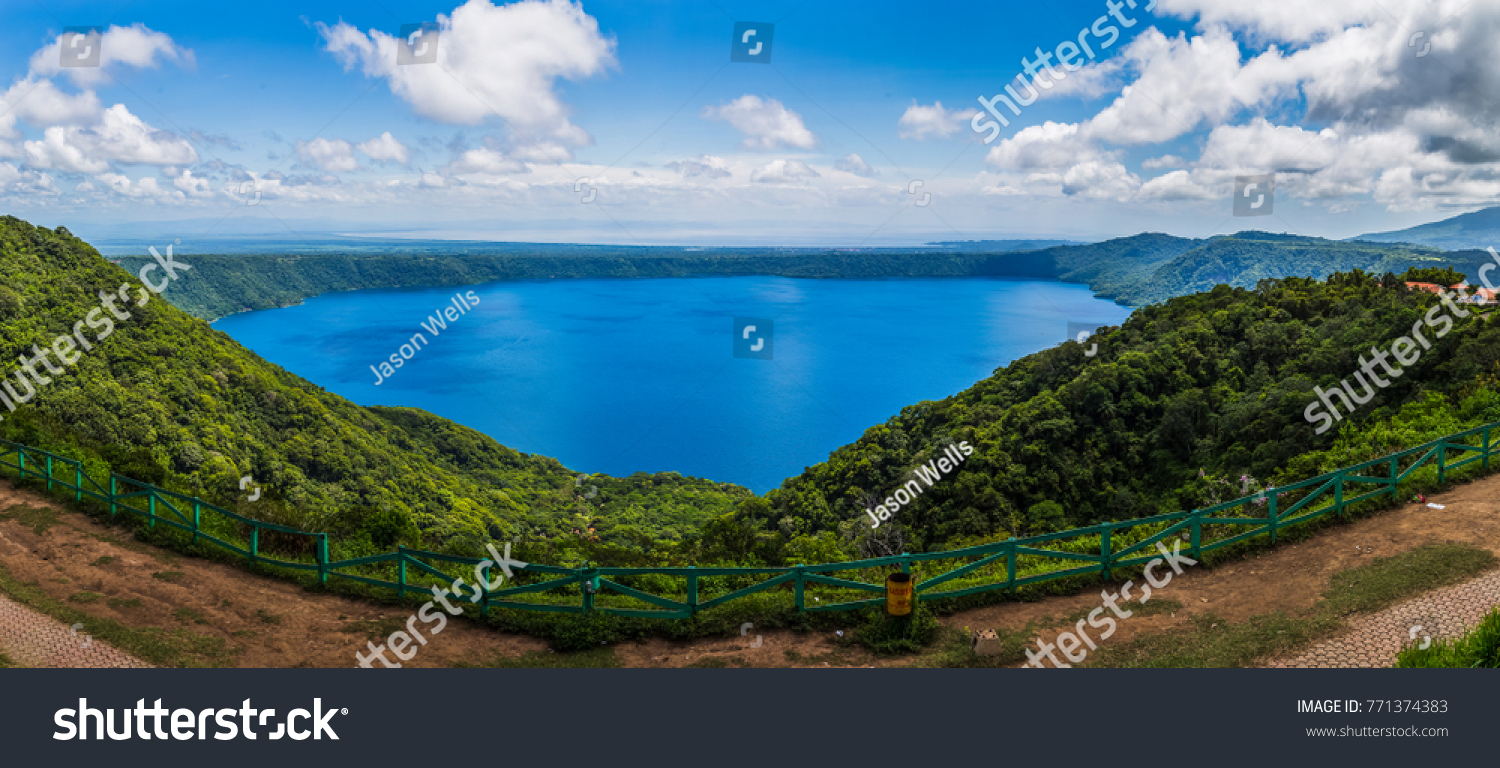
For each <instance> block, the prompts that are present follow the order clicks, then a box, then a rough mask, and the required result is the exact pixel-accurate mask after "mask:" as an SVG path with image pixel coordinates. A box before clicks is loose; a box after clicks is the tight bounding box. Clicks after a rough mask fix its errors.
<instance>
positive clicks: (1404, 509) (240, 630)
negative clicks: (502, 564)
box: [0, 477, 1500, 668]
mask: <svg viewBox="0 0 1500 768" xmlns="http://www.w3.org/2000/svg"><path fill="white" fill-rule="evenodd" d="M1497 492H1500V477H1491V478H1488V479H1484V480H1479V481H1476V482H1474V483H1470V484H1467V485H1461V486H1457V487H1456V488H1454V489H1453V490H1451V491H1449V492H1447V493H1443V494H1439V495H1438V496H1436V497H1432V498H1429V501H1433V502H1436V503H1438V504H1443V505H1445V507H1446V508H1445V509H1442V510H1435V509H1430V508H1428V507H1426V506H1425V505H1419V504H1406V505H1403V506H1401V507H1400V508H1397V509H1392V510H1389V511H1386V512H1383V513H1381V514H1379V515H1376V516H1374V517H1371V518H1367V519H1364V520H1361V521H1359V522H1356V523H1353V524H1348V525H1341V526H1335V527H1332V528H1330V529H1328V530H1325V531H1323V532H1321V533H1319V534H1318V535H1317V536H1315V537H1313V538H1312V539H1309V540H1307V541H1304V542H1301V543H1297V544H1290V545H1285V546H1282V547H1279V548H1278V549H1276V550H1273V551H1268V552H1265V553H1262V554H1260V555H1259V556H1255V557H1250V558H1247V559H1244V560H1239V561H1234V562H1230V563H1226V564H1224V565H1220V566H1217V567H1214V568H1206V567H1197V568H1188V569H1187V571H1186V573H1184V574H1183V575H1181V576H1178V577H1176V578H1174V579H1173V581H1172V583H1171V584H1170V585H1169V586H1168V587H1166V588H1164V589H1162V590H1159V591H1158V592H1156V593H1155V594H1154V595H1153V599H1154V598H1157V597H1160V598H1164V599H1169V600H1175V601H1178V602H1180V603H1182V606H1183V607H1182V609H1181V610H1180V611H1178V612H1177V613H1176V614H1175V615H1171V614H1157V615H1152V616H1137V617H1133V618H1131V619H1128V620H1123V621H1121V622H1119V630H1118V631H1117V632H1116V633H1115V635H1114V636H1113V637H1112V638H1110V640H1108V641H1106V642H1107V643H1115V642H1119V641H1122V640H1127V639H1129V638H1131V637H1134V636H1135V635H1136V634H1139V633H1142V632H1162V631H1169V630H1171V629H1172V628H1173V627H1179V626H1185V625H1187V624H1188V623H1189V619H1190V617H1192V616H1194V615H1197V614H1200V613H1204V612H1208V611H1212V612H1213V613H1214V614H1215V615H1217V616H1219V617H1221V618H1223V619H1226V620H1228V621H1231V622H1233V621H1241V620H1244V619H1246V618H1249V617H1251V616H1255V615H1259V614H1265V613H1271V612H1274V611H1277V610H1284V611H1287V612H1290V613H1298V612H1302V611H1306V610H1309V609H1311V608H1312V607H1313V605H1314V603H1315V602H1316V601H1317V599H1318V597H1319V595H1320V594H1321V593H1322V592H1323V590H1324V589H1326V588H1327V586H1328V583H1329V578H1330V577H1331V576H1332V575H1333V574H1334V573H1337V572H1339V571H1342V570H1346V569H1348V568H1352V567H1355V566H1358V565H1360V564H1362V563H1363V562H1366V561H1368V560H1369V559H1370V558H1372V557H1377V556H1387V555H1393V554H1397V553H1398V552H1402V551H1406V550H1409V549H1412V548H1415V547H1418V546H1421V545H1424V544H1428V543H1436V542H1446V541H1456V542H1466V543H1469V544H1473V545H1475V546H1479V547H1483V548H1486V549H1489V550H1491V551H1493V552H1495V553H1496V554H1497V555H1500V505H1497V504H1496V503H1495V502H1494V497H1495V496H1496V494H1497ZM13 504H27V505H29V506H32V507H51V508H52V509H55V510H57V511H58V512H59V521H60V522H59V524H58V525H56V526H53V527H52V528H50V529H49V530H47V531H46V532H45V533H44V534H43V535H37V534H36V533H35V532H34V531H33V529H32V527H31V526H27V525H23V524H21V523H20V522H19V521H16V520H8V521H4V522H0V563H3V564H4V566H5V567H6V569H8V570H9V571H10V573H11V575H12V576H14V577H15V578H17V579H19V580H21V581H25V582H36V583H37V584H38V585H39V586H40V588H41V589H42V590H43V591H45V592H46V593H47V594H49V595H51V596H52V597H55V598H57V599H59V600H67V599H68V597H69V596H71V595H74V594H76V593H78V592H81V591H89V592H95V593H98V594H100V595H103V596H105V597H106V598H115V599H116V603H117V604H119V607H112V606H111V605H110V604H109V601H108V600H102V599H101V600H99V601H98V602H94V603H90V604H87V605H78V606H75V607H77V608H79V609H80V610H83V611H85V612H87V613H89V614H91V615H94V616H100V617H107V618H112V619H115V620H116V621H119V622H120V623H122V624H125V625H127V626H130V627H135V628H145V627H162V628H167V629H174V628H177V627H188V628H190V629H191V630H192V631H194V632H198V633H200V634H203V635H206V636H210V637H218V638H222V639H223V640H224V641H225V643H226V644H227V645H228V646H230V647H232V648H238V649H242V650H241V651H240V652H239V653H238V655H236V656H235V661H234V662H233V663H234V664H235V665H236V666H240V667H295V666H312V667H351V666H355V664H356V662H355V658H354V657H355V653H356V652H358V651H362V650H363V649H364V648H365V643H366V641H367V637H366V635H365V634H364V633H362V632H350V631H347V629H348V628H350V627H351V625H352V624H354V623H355V622H360V621H366V620H380V619H398V620H400V621H405V620H406V618H407V617H408V616H409V615H410V610H409V609H397V608H392V607H386V606H379V605H375V604H373V603H366V602H363V601H359V600H354V599H350V598H344V597H338V596H332V595H320V594H313V593H310V592H307V591H304V590H303V589H301V588H300V587H298V586H296V585H293V584H291V583H288V582H282V581H279V580H276V579H272V578H269V577H263V576H257V575H255V574H251V573H248V572H246V571H244V570H240V569H238V568H234V567H232V566H229V565H226V564H222V563H214V562H209V561H206V560H198V559H195V558H190V557H184V556H181V555H177V554H175V553H172V552H169V551H166V550H161V549H158V548H154V547H150V546H148V545H144V544H141V543H139V542H136V541H134V540H133V539H131V538H129V534H128V533H127V532H125V531H124V530H122V529H120V528H111V527H109V526H106V525H102V524H100V523H97V522H95V521H94V520H93V519H91V518H89V517H88V516H86V515H83V514H81V513H78V512H71V511H66V508H65V507H64V506H63V505H61V504H55V503H49V502H48V501H47V500H46V499H44V498H43V497H41V496H40V495H38V494H35V493H32V492H30V491H26V490H18V489H16V488H14V487H12V486H10V485H9V483H7V482H4V481H0V510H3V509H5V508H7V507H9V506H11V505H13ZM101 558H113V560H109V561H101ZM96 563H99V564H96ZM174 572H175V573H180V574H182V575H181V576H180V577H176V579H175V580H174V581H165V580H162V579H161V578H158V577H156V576H154V575H153V574H158V573H174ZM130 600H138V601H139V603H140V604H139V605H138V606H131V604H129V603H123V604H121V602H122V601H130ZM1099 604H1100V600H1099V595H1098V594H1097V593H1096V592H1088V593H1084V594H1081V595H1074V596H1067V597H1055V598H1048V599H1045V600H1042V601H1039V602H1034V603H1004V604H1000V605H995V606H990V607H986V608H981V609H976V610H971V611H966V612H963V613H960V614H955V615H953V616H948V617H944V618H943V619H942V621H943V623H944V624H947V625H949V626H958V627H970V628H973V629H988V628H999V627H1005V628H1011V629H1020V628H1022V627H1024V626H1026V624H1027V623H1028V622H1031V621H1040V620H1044V619H1047V618H1050V617H1062V616H1066V615H1068V614H1072V613H1076V612H1078V611H1080V610H1088V609H1091V608H1093V607H1096V606H1098V605H1099ZM182 609H187V610H188V611H191V612H192V614H191V615H192V616H193V618H192V619H184V618H181V617H180V616H181V615H182V614H181V613H180V612H181V611H182ZM849 629H851V630H852V627H850V628H849ZM1059 629H1065V628H1059ZM1056 631H1057V630H1048V631H1044V632H1042V636H1043V637H1044V638H1047V639H1051V636H1052V635H1055V634H1056ZM845 632H846V635H847V634H848V633H849V630H845ZM757 636H759V637H760V638H761V646H760V647H759V648H752V647H750V646H751V645H752V644H753V643H754V641H755V639H756V637H757ZM429 639H430V640H431V642H430V644H429V645H427V646H426V647H423V648H422V649H421V650H420V651H419V652H418V653H417V655H416V657H415V658H413V659H412V660H410V661H409V662H406V663H405V664H406V666H412V667H448V666H452V665H453V664H455V663H463V662H466V663H482V662H484V661H487V660H490V659H492V658H494V657H495V655H496V654H497V653H498V654H503V655H505V656H519V655H521V654H522V653H525V652H527V651H546V650H547V644H546V643H545V642H544V641H542V640H538V639H535V638H531V637H527V636H521V635H510V634H505V633H501V632H495V631H492V630H489V629H484V628H480V627H477V626H474V625H472V624H469V623H466V622H461V621H450V622H449V623H448V625H447V627H446V628H445V629H444V630H443V632H442V633H441V634H440V635H438V636H435V637H431V638H429ZM3 650H4V649H3V648H0V651H3ZM615 652H616V656H617V658H618V659H619V661H620V663H621V664H622V665H624V666H626V667H685V666H692V665H702V664H704V663H705V660H707V662H708V663H709V664H712V665H720V664H725V663H727V665H728V666H754V667H788V666H795V667H815V668H824V667H866V666H874V667H883V666H905V665H906V664H908V663H909V660H907V659H891V658H883V657H878V656H874V655H872V654H869V653H866V652H864V651H863V650H861V649H859V648H857V647H856V648H850V647H847V646H846V645H845V644H844V643H843V642H841V640H840V638H838V637H837V636H836V635H835V634H834V633H833V632H819V633H812V634H799V633H796V632H792V631H786V630H777V631H761V630H751V631H749V632H748V634H747V635H746V636H744V637H733V638H704V639H699V640H693V641H687V642H673V641H667V640H649V641H643V642H632V643H622V644H619V645H617V646H615ZM377 666H378V665H377Z"/></svg>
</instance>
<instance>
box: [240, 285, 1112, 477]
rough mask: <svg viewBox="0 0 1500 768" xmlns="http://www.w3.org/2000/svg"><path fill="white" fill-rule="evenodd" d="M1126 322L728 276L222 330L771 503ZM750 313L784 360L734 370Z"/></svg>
mask: <svg viewBox="0 0 1500 768" xmlns="http://www.w3.org/2000/svg"><path fill="white" fill-rule="evenodd" d="M469 291H473V292H474V295H475V296H477V297H478V298H479V304H478V306H475V307H473V308H472V309H471V310H470V311H469V312H468V313H467V314H465V315H463V316H462V317H460V318H459V319H458V320H457V321H455V322H449V323H448V328H447V330H443V329H442V328H440V327H439V328H436V329H435V330H436V331H437V333H436V334H433V333H429V332H428V331H426V330H424V328H423V327H422V326H421V325H420V324H421V323H423V322H428V319H429V317H432V316H435V315H436V314H437V313H438V312H439V311H440V310H442V309H443V308H445V307H448V306H452V305H450V304H449V298H450V297H452V296H454V295H455V294H460V293H467V292H469ZM1129 312H1130V310H1129V309H1128V308H1126V307H1121V306H1117V305H1115V304H1113V303H1111V302H1108V301H1104V300H1100V299H1096V298H1094V297H1093V296H1092V295H1091V293H1090V292H1089V290H1088V288H1087V287H1086V286H1082V285H1068V284H1063V283H1055V282H1047V281H1038V280H1016V279H1002V278H996V279H990V278H965V279H922V278H903V279H883V280H798V279H790V278H778V277H731V278H717V277H716V278H665V279H642V280H538V281H505V282H496V283H487V284H484V285H479V286H463V287H458V288H432V289H426V288H424V289H412V290H379V291H373V290H372V291H354V292H347V293H332V294H327V295H324V296H319V297H317V298H313V299H310V300H308V301H307V302H306V303H304V304H302V305H300V306H295V307H288V308H286V309H277V310H268V311H262V312H251V313H245V314H239V315H233V316H230V317H226V318H223V319H221V320H219V321H218V322H216V323H215V324H214V327H215V328H217V329H219V330H222V331H224V332H225V333H228V334H229V335H230V336H232V337H234V339H235V340H237V341H239V342H240V343H241V344H244V345H245V346H246V347H249V348H250V349H252V350H254V351H255V352H256V353H257V354H259V355H260V356H261V357H264V358H265V359H267V360H269V361H271V362H273V363H275V364H277V365H280V366H282V367H283V368H286V369H287V370H289V371H292V372H293V373H296V374H297V375H299V376H302V377H304V378H306V379H308V380H310V381H312V382H314V383H316V384H318V385H319V386H322V387H324V388H325V389H328V390H331V391H333V392H336V393H338V394H340V395H343V396H344V397H346V398H349V399H350V400H353V401H354V402H356V403H359V404H361V405H391V406H414V407H417V408H422V409H424V410H427V411H430V412H432V413H435V414H437V415H439V416H443V417H446V418H449V419H452V420H454V421H457V422H459V423H461V424H464V425H466V426H469V427H472V428H474V429H477V430H479V431H481V432H484V433H485V434H487V435H489V436H491V437H493V438H495V439H496V440H498V441H500V442H501V443H503V444H505V445H507V446H510V447H512V448H515V449H517V450H520V451H524V452H527V453H538V454H543V455H547V456H554V457H556V458H558V459H559V460H561V461H562V462H563V464H564V465H566V466H568V467H569V468H571V469H574V470H576V471H580V472H604V473H607V474H610V475H628V474H630V473H632V472H637V471H647V472H657V471H667V470H671V471H676V472H680V473H682V474H684V475H689V476H697V477H706V478H710V479H713V480H718V481H727V482H734V483H739V484H741V485H744V486H747V487H749V488H751V489H753V490H754V491H756V492H757V493H763V492H765V491H767V490H769V489H771V488H774V487H776V486H778V485H780V484H781V481H782V480H783V479H785V478H787V477H788V476H791V475H795V474H797V473H799V472H801V471H802V469H803V468H804V467H806V466H808V465H811V464H815V463H817V462H820V461H824V460H826V459H827V457H828V454H829V453H830V452H831V451H833V450H834V449H836V448H838V447H840V446H843V445H846V444H848V443H851V442H853V441H854V440H856V439H857V438H859V436H860V435H861V434H863V433H864V431H865V430H866V429H868V428H869V427H871V426H873V425H876V424H880V423H882V422H884V421H886V420H887V419H889V418H890V417H891V416H893V415H895V414H897V413H898V412H900V410H901V408H902V407H904V406H906V405H911V404H914V403H917V402H919V401H921V400H936V399H940V398H943V397H946V396H948V395H951V394H954V393H957V392H959V391H961V390H963V389H965V388H967V387H969V386H971V385H972V384H974V383H975V382H976V381H978V380H980V379H982V378H984V377H986V376H988V375H990V374H991V373H992V372H993V371H994V370H995V369H996V368H998V367H1000V366H1003V365H1005V364H1006V363H1008V362H1010V361H1012V360H1014V359H1016V358H1018V357H1023V356H1025V355H1027V354H1030V353H1032V352H1035V351H1037V350H1040V349H1044V348H1046V347H1051V346H1055V345H1057V344H1059V343H1061V342H1062V341H1063V339H1064V338H1065V337H1066V336H1067V324H1068V322H1070V321H1072V322H1088V323H1093V324H1096V325H1116V324H1119V323H1120V322H1122V321H1123V320H1124V318H1125V317H1126V316H1127V315H1128V314H1129ZM735 317H754V318H766V319H770V320H773V321H774V334H775V335H774V339H773V340H772V346H771V349H772V350H773V358H772V359H770V360H761V359H745V358H736V357H734V356H733V340H734V337H735V335H736V334H735V332H734V318H735ZM445 320H446V318H445ZM429 325H431V323H430V322H429ZM417 333H421V334H422V335H423V336H425V337H426V338H427V345H426V346H425V347H422V348H421V349H420V350H417V351H415V353H414V354H413V355H412V357H411V359H409V360H406V361H404V363H405V364H404V366H403V367H401V368H400V369H399V370H395V371H394V375H393V376H390V377H389V378H387V379H386V380H385V381H384V382H383V383H381V384H379V385H377V384H376V374H375V373H374V372H372V371H371V370H370V366H376V367H377V368H378V367H379V365H380V363H381V362H382V361H388V358H389V357H390V356H391V355H392V354H397V355H398V356H399V352H400V347H401V345H402V344H406V343H408V342H409V340H410V339H411V338H412V337H413V336H414V335H415V334H417ZM757 335H759V334H757Z"/></svg>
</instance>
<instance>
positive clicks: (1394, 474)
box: [1391, 456, 1401, 499]
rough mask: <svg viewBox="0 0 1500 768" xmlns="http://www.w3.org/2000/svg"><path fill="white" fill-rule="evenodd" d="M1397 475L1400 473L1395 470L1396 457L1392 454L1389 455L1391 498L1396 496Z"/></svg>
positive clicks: (1399, 475)
mask: <svg viewBox="0 0 1500 768" xmlns="http://www.w3.org/2000/svg"><path fill="white" fill-rule="evenodd" d="M1399 477H1401V473H1400V472H1398V471H1396V457H1395V456H1392V457H1391V498H1393V499H1394V498H1396V479H1397V478H1399Z"/></svg>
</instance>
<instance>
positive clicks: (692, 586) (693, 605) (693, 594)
mask: <svg viewBox="0 0 1500 768" xmlns="http://www.w3.org/2000/svg"><path fill="white" fill-rule="evenodd" d="M688 569H689V570H697V569H696V568H694V567H693V566H691V565H690V566H688ZM687 604H688V615H689V616H692V615H693V614H696V613H697V612H698V574H696V573H690V574H688V577H687Z"/></svg>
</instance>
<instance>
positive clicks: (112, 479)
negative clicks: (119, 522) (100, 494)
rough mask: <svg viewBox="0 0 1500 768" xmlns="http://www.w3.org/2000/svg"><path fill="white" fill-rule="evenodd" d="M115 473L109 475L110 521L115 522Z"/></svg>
mask: <svg viewBox="0 0 1500 768" xmlns="http://www.w3.org/2000/svg"><path fill="white" fill-rule="evenodd" d="M115 495H116V494H115V473H113V472H110V473H109V521H110V522H111V523H113V522H114V521H115Z"/></svg>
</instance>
